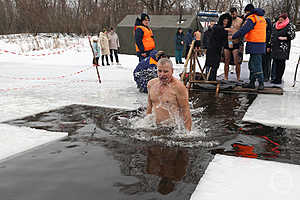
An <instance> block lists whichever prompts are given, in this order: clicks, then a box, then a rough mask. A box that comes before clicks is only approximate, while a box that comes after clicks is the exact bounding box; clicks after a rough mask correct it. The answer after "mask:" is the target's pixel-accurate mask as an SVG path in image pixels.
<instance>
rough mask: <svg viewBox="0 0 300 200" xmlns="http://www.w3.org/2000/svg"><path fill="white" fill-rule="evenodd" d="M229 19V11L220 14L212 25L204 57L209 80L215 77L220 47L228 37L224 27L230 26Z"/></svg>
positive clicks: (219, 57)
mask: <svg viewBox="0 0 300 200" xmlns="http://www.w3.org/2000/svg"><path fill="white" fill-rule="evenodd" d="M231 21H232V18H231V15H230V14H229V13H225V14H223V15H221V16H220V18H219V20H218V23H217V24H215V25H213V27H212V30H211V33H210V36H209V42H208V46H207V51H206V59H205V66H206V70H207V69H208V70H210V72H209V77H208V80H209V81H215V80H216V79H217V72H218V69H219V66H220V62H221V53H222V48H223V46H224V45H225V42H226V40H227V37H228V32H227V31H226V30H225V29H226V28H229V27H230V26H231Z"/></svg>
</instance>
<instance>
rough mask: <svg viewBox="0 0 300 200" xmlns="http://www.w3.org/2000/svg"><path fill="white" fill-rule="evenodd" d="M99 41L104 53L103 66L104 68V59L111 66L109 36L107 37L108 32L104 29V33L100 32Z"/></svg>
mask: <svg viewBox="0 0 300 200" xmlns="http://www.w3.org/2000/svg"><path fill="white" fill-rule="evenodd" d="M99 40H100V47H101V52H102V57H101V60H102V66H104V57H105V59H106V64H107V65H108V66H109V65H110V64H109V61H108V55H109V42H108V36H107V30H106V29H104V30H103V32H100V34H99Z"/></svg>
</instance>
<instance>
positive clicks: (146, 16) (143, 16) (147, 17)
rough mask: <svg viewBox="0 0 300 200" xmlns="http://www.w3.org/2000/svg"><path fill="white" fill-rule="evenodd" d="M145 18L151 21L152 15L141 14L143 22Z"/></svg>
mask: <svg viewBox="0 0 300 200" xmlns="http://www.w3.org/2000/svg"><path fill="white" fill-rule="evenodd" d="M144 20H147V21H150V17H149V15H147V14H146V13H142V14H141V21H142V22H143V21H144Z"/></svg>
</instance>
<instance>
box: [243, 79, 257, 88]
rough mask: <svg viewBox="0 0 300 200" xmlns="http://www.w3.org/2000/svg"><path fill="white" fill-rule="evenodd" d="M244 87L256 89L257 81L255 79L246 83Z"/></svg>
mask: <svg viewBox="0 0 300 200" xmlns="http://www.w3.org/2000/svg"><path fill="white" fill-rule="evenodd" d="M242 87H243V88H250V89H255V82H254V81H250V82H249V83H246V84H244V85H242Z"/></svg>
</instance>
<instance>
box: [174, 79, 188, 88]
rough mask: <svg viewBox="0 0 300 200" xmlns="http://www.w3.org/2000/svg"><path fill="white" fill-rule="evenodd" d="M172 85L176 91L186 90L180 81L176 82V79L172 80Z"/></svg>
mask: <svg viewBox="0 0 300 200" xmlns="http://www.w3.org/2000/svg"><path fill="white" fill-rule="evenodd" d="M174 84H175V85H176V88H177V89H178V90H187V89H186V87H185V85H184V84H183V82H182V81H180V80H178V79H176V78H174Z"/></svg>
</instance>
